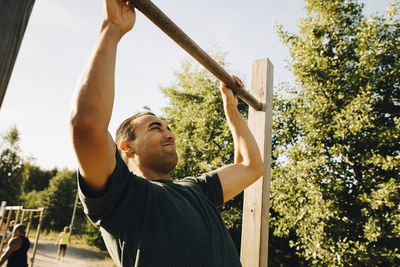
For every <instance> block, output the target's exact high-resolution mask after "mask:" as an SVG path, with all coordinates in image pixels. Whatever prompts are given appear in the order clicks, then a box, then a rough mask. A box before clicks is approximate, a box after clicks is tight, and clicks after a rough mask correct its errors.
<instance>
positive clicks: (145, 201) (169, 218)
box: [79, 152, 241, 267]
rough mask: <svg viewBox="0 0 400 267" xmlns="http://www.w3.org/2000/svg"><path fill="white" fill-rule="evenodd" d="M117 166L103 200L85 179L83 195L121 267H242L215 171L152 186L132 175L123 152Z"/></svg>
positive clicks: (90, 217) (87, 208) (115, 259)
mask: <svg viewBox="0 0 400 267" xmlns="http://www.w3.org/2000/svg"><path fill="white" fill-rule="evenodd" d="M116 161H117V163H116V167H115V170H114V172H113V174H112V175H111V177H110V179H109V182H108V185H107V191H106V192H105V193H104V194H103V195H102V196H100V197H91V196H90V194H89V191H88V190H87V189H86V188H85V184H84V182H83V181H82V179H81V178H79V196H80V198H81V201H82V203H83V206H84V211H85V213H86V214H87V216H88V217H89V219H90V220H91V221H92V222H93V223H94V224H96V225H97V226H100V231H101V233H102V235H103V239H104V242H105V244H106V246H107V249H108V252H109V253H110V255H111V257H112V258H113V260H114V261H115V263H116V264H117V265H118V266H124V267H125V266H141V267H142V266H146V267H147V266H149V267H150V266H151V267H158V266H160V267H162V266H171V267H172V266H173V267H180V266H182V267H188V266H191V267H195V266H207V267H213V266H215V267H225V266H226V267H235V266H241V264H240V260H239V257H238V254H237V252H236V249H235V246H234V244H233V242H232V239H231V237H230V235H229V233H228V231H227V229H226V227H225V224H224V222H223V221H222V219H221V217H220V215H219V212H218V210H217V209H216V207H217V206H220V205H222V204H223V196H222V188H221V184H220V181H219V177H218V174H217V173H216V172H211V173H208V174H204V175H203V176H201V177H197V178H191V177H188V178H185V179H182V180H179V181H177V182H172V181H167V180H157V181H149V180H147V179H144V178H140V177H138V176H136V175H134V174H133V173H131V172H130V171H129V170H128V168H127V166H126V165H125V163H124V162H123V160H122V159H121V157H120V155H119V153H118V152H117V153H116Z"/></svg>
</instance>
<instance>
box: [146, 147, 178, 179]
mask: <svg viewBox="0 0 400 267" xmlns="http://www.w3.org/2000/svg"><path fill="white" fill-rule="evenodd" d="M177 163H178V154H177V153H176V151H175V150H174V151H171V152H163V153H161V154H156V155H152V157H151V168H152V169H153V170H154V171H156V172H159V173H165V174H169V173H170V172H171V171H172V170H173V169H174V168H175V166H176V164H177Z"/></svg>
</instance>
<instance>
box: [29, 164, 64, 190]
mask: <svg viewBox="0 0 400 267" xmlns="http://www.w3.org/2000/svg"><path fill="white" fill-rule="evenodd" d="M57 172H58V170H57V168H54V169H52V170H43V169H41V168H40V167H39V166H36V165H34V164H32V163H31V162H25V163H24V172H23V191H24V193H29V192H31V191H32V190H36V191H42V190H44V189H46V188H47V187H48V186H49V181H50V180H51V178H53V177H54V176H56V174H57Z"/></svg>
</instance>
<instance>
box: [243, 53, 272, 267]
mask: <svg viewBox="0 0 400 267" xmlns="http://www.w3.org/2000/svg"><path fill="white" fill-rule="evenodd" d="M272 88H273V65H272V63H271V62H270V61H269V60H268V59H260V60H256V61H254V62H253V69H252V80H251V94H252V95H253V96H255V97H256V98H257V99H258V101H260V102H262V103H266V105H265V107H266V109H265V112H259V111H256V110H254V109H250V110H249V120H248V124H249V128H250V130H251V132H252V133H253V135H254V137H255V139H256V141H257V144H258V146H259V148H260V152H261V156H262V158H263V160H264V164H265V170H266V171H265V174H264V176H263V177H261V178H260V179H258V180H257V181H256V182H255V183H254V184H252V185H251V186H249V187H248V188H247V189H246V190H245V193H244V203H243V218H242V219H243V223H242V243H241V253H240V259H241V262H242V265H243V267H266V266H267V265H268V228H269V223H268V221H269V218H268V217H269V197H270V181H271V146H272V143H271V140H272Z"/></svg>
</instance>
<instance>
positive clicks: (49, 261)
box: [28, 240, 113, 267]
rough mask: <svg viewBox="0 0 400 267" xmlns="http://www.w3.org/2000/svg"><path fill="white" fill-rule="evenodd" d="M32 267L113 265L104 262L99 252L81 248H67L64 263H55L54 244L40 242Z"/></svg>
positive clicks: (30, 251) (55, 251)
mask: <svg viewBox="0 0 400 267" xmlns="http://www.w3.org/2000/svg"><path fill="white" fill-rule="evenodd" d="M32 253H33V247H32V246H31V248H30V249H29V252H28V256H29V259H30V258H31V256H32ZM33 266H34V267H56V266H65V267H67V266H68V267H70V266H71V267H75V266H76V267H112V266H113V265H112V264H111V263H109V262H106V261H105V260H104V255H103V254H102V253H101V252H96V251H93V250H89V249H82V248H74V247H69V248H67V253H66V255H65V260H64V262H61V261H60V262H57V246H55V245H54V242H51V241H46V240H40V241H39V243H38V247H37V250H36V255H35V261H34V263H33Z"/></svg>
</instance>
